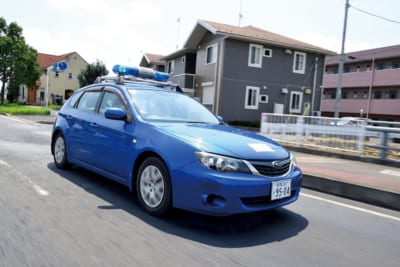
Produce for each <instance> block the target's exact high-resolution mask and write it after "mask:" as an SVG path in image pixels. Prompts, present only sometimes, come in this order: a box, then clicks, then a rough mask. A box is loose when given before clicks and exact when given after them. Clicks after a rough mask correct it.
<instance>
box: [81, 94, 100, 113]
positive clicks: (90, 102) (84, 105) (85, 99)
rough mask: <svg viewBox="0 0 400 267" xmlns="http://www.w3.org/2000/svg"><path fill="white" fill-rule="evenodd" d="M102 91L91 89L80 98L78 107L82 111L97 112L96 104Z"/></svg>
mask: <svg viewBox="0 0 400 267" xmlns="http://www.w3.org/2000/svg"><path fill="white" fill-rule="evenodd" d="M100 94H101V92H99V91H89V92H85V93H84V94H83V96H82V97H81V99H80V100H79V103H78V107H77V109H79V110H82V111H91V112H95V110H96V104H97V101H98V99H99V96H100Z"/></svg>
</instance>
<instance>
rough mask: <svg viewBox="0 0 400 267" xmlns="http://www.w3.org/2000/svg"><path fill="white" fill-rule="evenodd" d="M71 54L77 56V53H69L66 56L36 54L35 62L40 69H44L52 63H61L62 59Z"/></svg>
mask: <svg viewBox="0 0 400 267" xmlns="http://www.w3.org/2000/svg"><path fill="white" fill-rule="evenodd" d="M73 54H77V52H70V53H67V54H63V55H59V56H57V55H50V54H44V53H38V57H37V61H38V63H39V65H40V68H41V69H46V68H48V67H50V66H52V65H53V63H55V62H59V61H62V60H63V59H66V58H67V57H69V56H71V55H73Z"/></svg>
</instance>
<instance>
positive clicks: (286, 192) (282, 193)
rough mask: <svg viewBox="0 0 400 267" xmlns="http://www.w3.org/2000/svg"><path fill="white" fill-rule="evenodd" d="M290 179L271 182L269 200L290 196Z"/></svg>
mask: <svg viewBox="0 0 400 267" xmlns="http://www.w3.org/2000/svg"><path fill="white" fill-rule="evenodd" d="M290 191H291V180H282V181H277V182H272V186H271V200H275V199H281V198H285V197H288V196H290Z"/></svg>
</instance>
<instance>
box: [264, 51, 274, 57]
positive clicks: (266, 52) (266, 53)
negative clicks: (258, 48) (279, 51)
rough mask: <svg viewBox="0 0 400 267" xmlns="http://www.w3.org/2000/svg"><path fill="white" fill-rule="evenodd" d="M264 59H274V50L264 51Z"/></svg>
mask: <svg viewBox="0 0 400 267" xmlns="http://www.w3.org/2000/svg"><path fill="white" fill-rule="evenodd" d="M264 57H272V50H271V49H264Z"/></svg>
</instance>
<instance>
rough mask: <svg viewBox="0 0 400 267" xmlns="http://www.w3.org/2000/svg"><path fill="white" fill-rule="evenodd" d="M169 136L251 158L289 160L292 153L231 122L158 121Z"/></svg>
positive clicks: (206, 147)
mask: <svg viewBox="0 0 400 267" xmlns="http://www.w3.org/2000/svg"><path fill="white" fill-rule="evenodd" d="M156 127H157V128H158V129H159V130H160V131H162V132H164V133H165V134H167V135H169V136H173V137H175V138H177V139H180V140H182V141H185V142H186V143H189V144H191V145H192V146H194V147H196V148H198V149H199V150H201V151H205V152H209V153H215V154H220V155H226V156H231V157H236V158H242V159H247V160H272V159H285V158H288V157H289V152H288V151H287V150H286V149H285V148H283V147H282V146H280V145H279V144H278V143H276V142H274V141H272V140H270V139H268V138H265V137H263V136H261V135H258V134H256V133H252V132H248V131H244V130H240V129H237V128H234V127H231V126H227V125H214V124H182V123H176V124H157V125H156Z"/></svg>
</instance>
